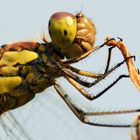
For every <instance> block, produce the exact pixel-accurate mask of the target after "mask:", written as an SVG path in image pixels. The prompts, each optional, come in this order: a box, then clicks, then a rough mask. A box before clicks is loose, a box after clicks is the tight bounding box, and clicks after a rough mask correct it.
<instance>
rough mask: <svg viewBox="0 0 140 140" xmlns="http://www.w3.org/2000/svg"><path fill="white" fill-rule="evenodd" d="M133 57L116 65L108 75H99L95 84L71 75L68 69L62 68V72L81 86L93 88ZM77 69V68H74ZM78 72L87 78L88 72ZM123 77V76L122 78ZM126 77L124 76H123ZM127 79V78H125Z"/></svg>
mask: <svg viewBox="0 0 140 140" xmlns="http://www.w3.org/2000/svg"><path fill="white" fill-rule="evenodd" d="M132 57H133V56H131V57H128V58H126V59H125V60H123V61H122V62H120V63H118V64H117V65H115V66H114V67H113V68H111V69H110V70H108V71H107V72H106V73H104V74H102V75H98V78H97V79H96V80H95V81H94V82H87V81H84V80H81V79H80V77H79V76H77V75H75V74H73V73H71V72H70V71H68V70H67V69H64V68H62V69H61V70H62V72H63V73H64V76H65V75H66V76H68V77H70V78H72V79H73V80H75V81H77V82H78V83H79V84H81V85H83V86H85V87H92V86H94V85H96V84H97V83H99V82H100V81H101V80H103V79H104V78H106V77H107V76H108V75H109V74H110V73H111V72H113V71H114V70H115V69H117V68H118V67H120V66H121V65H122V64H124V63H125V62H126V61H127V60H128V59H131V58H132ZM74 69H75V68H74ZM76 70H77V71H80V73H82V74H83V75H84V76H87V75H86V74H87V73H88V72H85V71H82V70H79V69H76ZM89 75H90V76H95V75H94V74H93V75H92V73H90V72H89V73H88V76H89ZM120 77H122V76H120ZM123 77H124V76H123ZM125 77H126V76H125ZM127 77H128V76H127Z"/></svg>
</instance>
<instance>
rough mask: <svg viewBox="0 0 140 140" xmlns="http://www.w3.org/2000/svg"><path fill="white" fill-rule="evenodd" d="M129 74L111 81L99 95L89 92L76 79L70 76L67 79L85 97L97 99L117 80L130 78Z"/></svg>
mask: <svg viewBox="0 0 140 140" xmlns="http://www.w3.org/2000/svg"><path fill="white" fill-rule="evenodd" d="M128 77H129V76H128V75H120V76H119V77H118V78H117V79H116V80H115V81H114V82H113V83H111V84H110V85H109V86H108V87H106V88H105V89H104V90H102V91H101V92H99V93H98V94H97V95H92V94H89V93H88V92H87V91H85V89H84V88H83V87H81V86H80V85H79V84H78V83H77V82H76V81H75V80H74V79H72V78H70V77H66V79H67V80H68V81H69V83H71V84H72V85H73V86H74V87H75V88H76V89H77V90H78V91H79V92H80V93H81V94H82V95H83V96H84V97H86V98H87V99H89V100H91V101H92V100H95V99H97V98H98V97H100V96H102V95H103V94H104V93H105V92H106V91H107V90H109V89H110V88H111V87H113V86H114V85H115V84H116V83H117V82H119V81H120V80H121V79H122V78H128Z"/></svg>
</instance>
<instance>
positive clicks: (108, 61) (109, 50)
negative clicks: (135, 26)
mask: <svg viewBox="0 0 140 140" xmlns="http://www.w3.org/2000/svg"><path fill="white" fill-rule="evenodd" d="M114 48H115V47H111V48H109V49H108V59H107V64H106V68H105V72H104V73H106V72H107V71H108V70H109V66H110V61H111V54H112V49H114Z"/></svg>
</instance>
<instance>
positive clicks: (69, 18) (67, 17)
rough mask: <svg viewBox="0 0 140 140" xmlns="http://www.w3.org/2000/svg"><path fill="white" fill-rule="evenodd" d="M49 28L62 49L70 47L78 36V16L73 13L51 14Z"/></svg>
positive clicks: (53, 38)
mask: <svg viewBox="0 0 140 140" xmlns="http://www.w3.org/2000/svg"><path fill="white" fill-rule="evenodd" d="M48 28H49V33H50V36H51V39H52V41H53V43H54V44H55V45H56V46H57V47H59V48H61V49H65V48H68V47H69V46H71V45H72V43H73V41H74V39H75V36H76V32H77V23H76V18H75V16H74V15H73V14H71V13H67V12H57V13H55V14H53V15H52V16H51V18H50V21H49V27H48Z"/></svg>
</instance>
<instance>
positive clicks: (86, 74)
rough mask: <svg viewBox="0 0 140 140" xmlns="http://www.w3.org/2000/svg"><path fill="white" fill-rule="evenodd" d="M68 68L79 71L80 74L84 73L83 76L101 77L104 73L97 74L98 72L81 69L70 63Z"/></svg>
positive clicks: (75, 71)
mask: <svg viewBox="0 0 140 140" xmlns="http://www.w3.org/2000/svg"><path fill="white" fill-rule="evenodd" d="M66 68H67V69H69V70H71V71H72V72H74V73H77V74H78V75H82V76H86V77H91V78H99V77H101V76H102V74H96V73H92V72H89V71H84V70H80V69H78V68H74V67H72V66H70V65H67V66H66Z"/></svg>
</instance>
